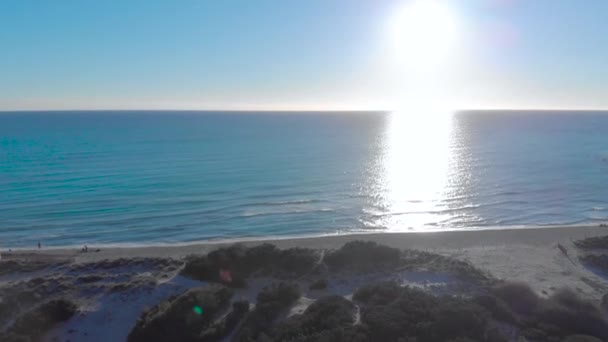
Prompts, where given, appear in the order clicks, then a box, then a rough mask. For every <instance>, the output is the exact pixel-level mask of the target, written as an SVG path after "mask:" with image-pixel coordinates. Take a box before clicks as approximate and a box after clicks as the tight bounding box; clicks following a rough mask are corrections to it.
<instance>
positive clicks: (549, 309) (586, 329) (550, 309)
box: [490, 283, 608, 341]
mask: <svg viewBox="0 0 608 342" xmlns="http://www.w3.org/2000/svg"><path fill="white" fill-rule="evenodd" d="M492 292H493V294H494V295H495V296H496V297H498V298H499V299H500V300H501V301H502V302H503V303H506V305H508V306H509V308H510V309H511V310H512V312H514V313H515V314H517V315H519V317H518V318H517V322H519V326H520V327H521V328H522V330H523V332H524V335H526V336H527V337H529V338H531V339H537V340H557V341H560V340H561V339H563V338H564V337H566V336H569V335H577V334H583V335H590V336H594V337H596V338H599V339H608V322H607V320H606V318H605V317H603V316H602V313H601V311H600V310H599V308H598V307H597V306H595V305H593V304H592V303H590V302H588V301H585V300H582V299H581V298H579V297H578V296H577V295H576V294H575V293H574V292H572V291H568V290H561V291H558V292H556V293H555V294H554V295H552V296H551V297H549V298H548V299H542V298H540V297H539V296H537V295H536V294H535V293H534V292H533V291H532V290H531V289H530V287H528V286H527V285H524V284H520V283H504V284H501V285H499V286H497V287H495V288H494V289H493V291H492ZM490 311H491V312H492V313H493V314H494V317H495V318H497V319H498V317H497V315H496V312H497V311H496V310H493V309H492V308H490ZM498 311H499V312H501V313H499V315H503V314H504V315H508V313H505V312H502V311H503V309H499V310H498ZM505 321H506V320H505Z"/></svg>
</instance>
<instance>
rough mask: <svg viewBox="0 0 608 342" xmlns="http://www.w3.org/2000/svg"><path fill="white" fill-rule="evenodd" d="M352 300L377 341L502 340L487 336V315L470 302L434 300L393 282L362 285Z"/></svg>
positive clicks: (455, 298)
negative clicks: (357, 303) (360, 306)
mask: <svg viewBox="0 0 608 342" xmlns="http://www.w3.org/2000/svg"><path fill="white" fill-rule="evenodd" d="M353 299H354V300H356V301H358V302H359V303H361V304H362V309H361V321H362V323H363V324H364V325H365V326H366V327H367V328H369V336H370V339H371V340H374V341H375V340H378V341H398V340H403V341H417V342H427V341H428V342H431V341H450V340H454V341H456V340H458V341H465V340H467V339H470V340H473V341H489V338H488V336H493V337H492V341H502V339H500V338H501V336H500V334H498V333H497V332H496V331H493V334H490V326H489V322H490V314H489V313H488V312H487V310H485V309H484V308H483V307H482V306H480V305H478V304H477V303H476V302H474V301H472V300H469V299H462V298H458V297H440V298H437V297H434V296H433V295H431V294H428V293H426V292H424V291H422V290H419V289H415V288H411V287H400V286H399V285H398V284H396V283H393V282H384V283H378V284H372V285H368V286H364V287H362V288H360V289H359V290H357V291H356V292H355V294H354V296H353Z"/></svg>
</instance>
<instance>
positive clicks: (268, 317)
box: [234, 283, 300, 341]
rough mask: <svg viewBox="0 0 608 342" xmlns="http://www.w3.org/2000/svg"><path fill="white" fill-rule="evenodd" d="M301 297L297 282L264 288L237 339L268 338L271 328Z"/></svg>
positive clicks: (253, 339)
mask: <svg viewBox="0 0 608 342" xmlns="http://www.w3.org/2000/svg"><path fill="white" fill-rule="evenodd" d="M299 298H300V289H299V288H298V286H297V285H295V284H290V283H279V284H272V285H271V286H269V287H266V288H264V289H263V290H262V291H261V292H260V293H259V294H258V296H257V302H256V306H255V309H254V310H253V311H252V312H250V313H249V314H248V315H247V317H245V321H244V322H243V324H242V325H241V328H240V330H239V331H238V332H237V334H236V336H235V338H234V340H235V341H258V340H264V339H268V338H269V337H268V336H269V335H268V334H269V333H270V330H271V328H272V326H273V324H274V323H275V321H276V320H277V318H278V317H279V316H280V315H281V313H283V312H285V311H286V310H287V309H288V308H290V307H291V306H293V305H294V304H295V303H296V301H297V300H298V299H299Z"/></svg>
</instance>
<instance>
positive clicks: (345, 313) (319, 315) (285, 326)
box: [273, 296, 355, 341]
mask: <svg viewBox="0 0 608 342" xmlns="http://www.w3.org/2000/svg"><path fill="white" fill-rule="evenodd" d="M354 309H355V306H354V305H353V303H352V302H351V301H349V300H347V299H344V297H341V296H327V297H323V298H320V299H318V300H317V301H315V302H314V303H313V304H311V305H310V306H309V307H308V308H307V309H306V311H305V312H304V313H303V314H302V315H296V316H293V317H290V318H289V319H287V320H286V321H284V322H282V323H281V324H280V325H279V326H278V327H277V329H276V331H275V333H274V336H273V337H274V340H276V341H293V340H298V341H301V340H310V341H315V340H318V339H319V338H320V337H321V336H330V335H333V334H334V332H331V331H333V330H335V329H339V330H340V331H344V329H348V328H349V327H351V326H352V325H353V322H354Z"/></svg>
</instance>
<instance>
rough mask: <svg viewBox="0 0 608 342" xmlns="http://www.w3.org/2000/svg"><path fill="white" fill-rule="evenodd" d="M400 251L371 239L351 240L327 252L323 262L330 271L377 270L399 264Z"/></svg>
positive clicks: (391, 267)
mask: <svg viewBox="0 0 608 342" xmlns="http://www.w3.org/2000/svg"><path fill="white" fill-rule="evenodd" d="M400 259H401V252H400V251H399V250H398V249H396V248H391V247H388V246H383V245H379V244H377V243H375V242H372V241H351V242H348V243H346V244H345V245H344V246H342V248H340V249H337V250H335V251H331V252H329V253H328V254H327V255H326V256H325V260H324V261H325V263H326V264H327V265H328V266H329V268H330V270H332V271H343V270H354V271H363V272H365V271H377V270H386V269H393V268H395V267H396V266H398V265H399V261H400Z"/></svg>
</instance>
